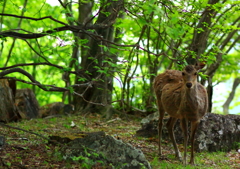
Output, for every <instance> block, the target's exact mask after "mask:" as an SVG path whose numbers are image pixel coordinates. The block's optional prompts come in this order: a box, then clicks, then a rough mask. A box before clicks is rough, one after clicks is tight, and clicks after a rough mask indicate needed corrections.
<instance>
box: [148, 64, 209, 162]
mask: <svg viewBox="0 0 240 169" xmlns="http://www.w3.org/2000/svg"><path fill="white" fill-rule="evenodd" d="M203 67H204V65H203V64H199V63H197V64H195V65H187V66H186V67H185V68H184V69H183V70H182V71H178V70H166V71H165V72H164V73H162V74H159V75H157V76H156V77H155V79H154V83H153V88H154V92H155V94H156V98H157V106H158V111H159V124H158V138H159V143H158V144H159V145H158V146H159V155H160V156H161V155H162V149H161V148H162V143H161V140H162V127H163V117H164V114H165V112H166V113H167V114H168V115H169V116H170V118H169V120H168V122H167V124H166V127H167V130H168V133H169V137H170V139H171V141H172V144H173V148H174V150H175V156H176V158H178V159H179V160H180V161H183V164H184V165H186V164H187V162H186V159H187V143H188V122H189V121H190V122H191V134H190V142H191V157H190V164H191V165H195V162H194V137H195V133H196V131H197V127H198V125H199V123H200V120H201V118H202V117H203V116H204V115H205V113H206V112H207V109H208V96H207V91H206V89H205V88H204V86H203V85H202V84H200V83H199V82H198V81H197V78H198V72H199V70H200V69H202V68H203ZM178 119H180V125H181V129H182V132H183V137H184V142H183V146H184V157H183V159H182V156H181V153H180V152H179V149H178V147H177V144H176V140H175V135H174V133H173V127H174V126H175V123H176V121H177V120H178Z"/></svg>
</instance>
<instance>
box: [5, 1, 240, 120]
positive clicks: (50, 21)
mask: <svg viewBox="0 0 240 169" xmlns="http://www.w3.org/2000/svg"><path fill="white" fill-rule="evenodd" d="M1 3H2V7H1V9H0V10H1V11H2V12H1V13H0V16H1V18H0V20H1V23H2V25H1V30H0V31H1V33H0V36H1V39H2V43H1V44H2V46H1V49H2V50H1V51H3V52H2V53H1V56H3V58H4V62H3V63H2V64H1V68H0V69H1V70H4V71H3V72H1V73H0V75H1V76H6V75H8V74H11V76H15V75H16V78H14V79H15V80H18V81H20V82H23V83H30V84H33V85H37V86H38V87H39V88H40V89H43V90H45V91H48V94H46V95H48V96H49V97H44V94H42V95H41V94H40V93H41V91H40V89H39V88H35V89H34V91H35V92H36V95H37V97H38V98H39V99H40V100H44V102H45V103H47V102H49V100H47V99H49V98H50V96H53V93H54V92H56V91H61V92H64V93H63V95H62V100H63V101H65V102H69V103H73V104H74V105H75V108H76V111H77V112H81V113H88V112H101V113H102V112H108V113H106V115H110V114H111V112H114V109H113V108H112V105H113V106H114V108H117V109H119V110H122V111H125V112H127V111H131V110H133V109H137V110H148V111H152V110H154V107H155V106H154V105H155V103H154V97H153V96H154V94H153V90H152V87H151V86H152V83H153V80H154V77H155V76H156V74H157V72H158V71H159V70H160V71H163V70H164V69H166V68H168V69H170V68H175V69H181V68H182V67H183V66H184V65H185V64H193V63H195V62H196V61H200V62H203V63H206V65H207V66H206V68H205V69H204V71H203V72H202V74H206V76H207V78H202V79H201V82H202V83H203V84H207V85H208V87H207V88H208V91H209V98H210V99H209V100H210V103H209V107H210V110H209V111H211V106H212V102H211V97H212V94H214V93H213V92H212V91H213V83H214V82H216V81H217V79H215V78H214V76H215V74H216V72H217V70H218V69H219V67H222V66H224V64H225V62H224V59H226V58H227V57H228V56H229V55H228V54H229V53H230V52H231V51H232V50H233V49H234V50H237V47H238V45H237V44H238V43H239V39H240V36H239V34H238V30H239V20H240V17H239V16H240V15H239V10H238V9H239V4H240V2H238V1H231V0H209V1H204V2H203V1H192V0H190V1H187V2H185V1H174V2H172V1H158V0H151V1H139V0H134V1H122V0H117V1H116V0H101V1H78V2H77V3H76V2H74V1H72V0H65V1H61V0H59V5H58V6H50V5H49V4H47V3H45V1H42V0H39V1H31V2H29V1H24V2H22V1H14V2H12V1H7V0H4V1H2V2H1ZM35 3H38V4H39V5H38V6H37V7H36V5H35ZM20 6H22V7H21V8H19V7H20ZM16 28H18V29H16ZM12 38H13V39H12ZM56 42H57V43H56ZM8 51H10V52H8ZM6 56H7V57H6ZM23 56H24V57H23ZM7 65H11V66H7ZM20 67H22V68H20ZM14 72H15V73H14ZM16 72H18V73H16ZM12 73H14V74H12ZM19 73H20V74H19ZM21 74H22V75H24V76H25V77H22V76H21ZM202 77H204V76H202ZM12 78H13V77H12ZM28 79H30V81H31V82H29V80H28ZM37 79H40V80H37ZM59 79H61V80H59ZM47 84H50V85H47ZM21 85H22V84H21ZM25 86H26V85H25ZM54 94H55V93H54ZM55 95H56V96H58V97H55V96H54V98H55V99H56V98H59V96H60V95H59V94H55ZM112 97H114V99H112Z"/></svg>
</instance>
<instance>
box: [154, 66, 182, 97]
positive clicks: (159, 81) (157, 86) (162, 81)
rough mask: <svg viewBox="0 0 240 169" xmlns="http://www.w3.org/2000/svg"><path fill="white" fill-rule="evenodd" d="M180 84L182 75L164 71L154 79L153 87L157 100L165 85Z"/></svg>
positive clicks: (174, 71) (173, 71)
mask: <svg viewBox="0 0 240 169" xmlns="http://www.w3.org/2000/svg"><path fill="white" fill-rule="evenodd" d="M180 82H182V73H181V72H180V71H178V70H166V71H165V72H164V73H161V74H159V75H157V76H156V77H155V79H154V83H153V87H154V91H155V93H156V95H157V97H158V98H160V97H161V94H162V89H163V87H164V86H165V85H166V84H172V83H180Z"/></svg>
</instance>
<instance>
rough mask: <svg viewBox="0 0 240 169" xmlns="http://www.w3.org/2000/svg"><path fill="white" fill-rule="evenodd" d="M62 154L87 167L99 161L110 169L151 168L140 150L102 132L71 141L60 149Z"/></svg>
mask: <svg viewBox="0 0 240 169" xmlns="http://www.w3.org/2000/svg"><path fill="white" fill-rule="evenodd" d="M62 154H63V156H64V158H65V159H74V158H75V159H76V158H79V160H78V161H79V162H80V163H83V162H87V163H90V164H89V165H95V164H96V163H97V162H100V161H101V163H102V164H103V166H112V168H121V169H139V168H148V169H149V168H151V166H150V164H149V162H148V161H147V160H146V158H145V156H144V154H143V152H142V151H141V150H139V149H136V148H134V147H133V146H131V145H130V144H126V143H124V142H122V141H121V140H117V139H115V138H114V137H112V136H109V135H105V133H104V132H98V133H94V134H89V135H87V136H85V137H84V138H77V139H75V140H73V141H71V142H70V143H68V145H67V146H66V147H64V148H63V149H62ZM83 159H84V160H85V161H84V160H83Z"/></svg>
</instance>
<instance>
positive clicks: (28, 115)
mask: <svg viewBox="0 0 240 169" xmlns="http://www.w3.org/2000/svg"><path fill="white" fill-rule="evenodd" d="M15 105H16V106H17V109H18V112H19V114H20V116H21V118H22V119H33V118H37V117H38V116H39V104H38V101H37V99H36V96H35V94H34V92H33V91H32V90H31V89H28V88H26V89H17V91H16V96H15Z"/></svg>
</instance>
